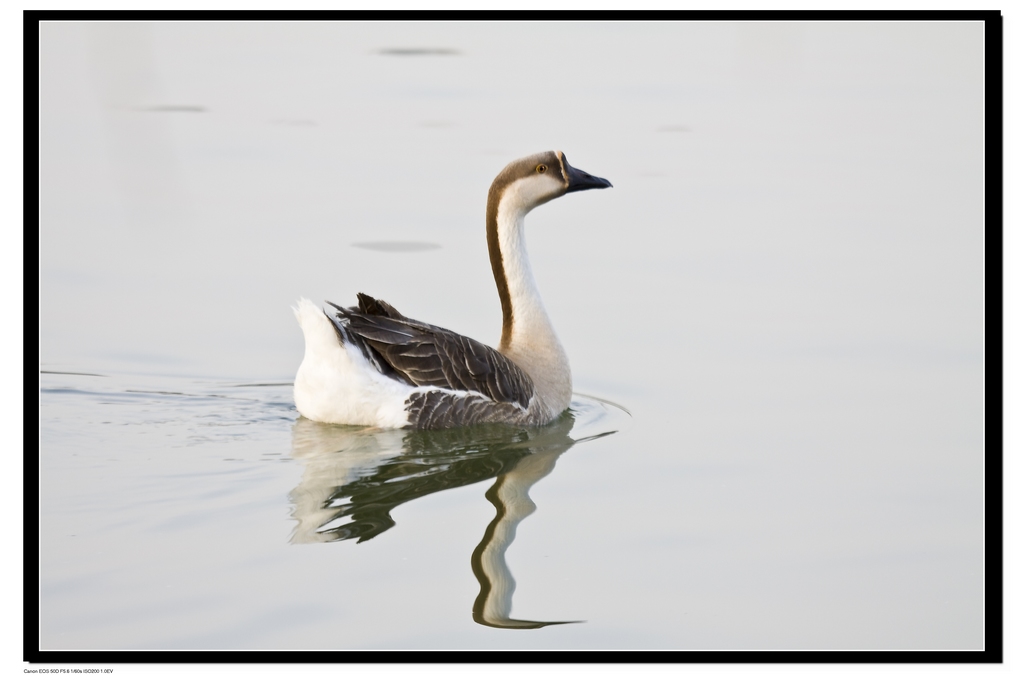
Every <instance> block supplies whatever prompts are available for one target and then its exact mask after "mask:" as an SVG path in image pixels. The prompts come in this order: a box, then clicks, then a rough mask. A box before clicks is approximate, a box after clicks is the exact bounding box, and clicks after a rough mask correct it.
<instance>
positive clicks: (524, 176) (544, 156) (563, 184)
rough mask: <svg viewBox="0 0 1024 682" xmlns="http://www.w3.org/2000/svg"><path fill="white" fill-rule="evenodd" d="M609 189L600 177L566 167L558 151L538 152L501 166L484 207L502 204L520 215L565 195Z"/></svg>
mask: <svg viewBox="0 0 1024 682" xmlns="http://www.w3.org/2000/svg"><path fill="white" fill-rule="evenodd" d="M611 186H612V183H610V182H608V181H607V180H605V179H604V178H599V177H596V176H593V175H591V174H590V173H587V172H586V171H582V170H580V169H579V168H573V167H572V166H570V165H569V161H568V160H567V159H566V158H565V154H563V153H562V152H560V151H551V152H540V153H539V154H533V155H531V156H527V157H524V158H522V159H517V160H515V161H513V162H512V163H510V164H508V165H507V166H505V168H504V169H503V170H502V171H501V172H500V173H498V177H496V178H495V179H494V182H493V183H492V184H491V190H490V193H489V196H488V204H491V203H492V202H493V203H494V204H495V205H497V204H499V203H500V204H506V205H507V206H509V207H510V208H514V209H517V210H516V211H515V212H517V213H519V214H520V215H522V214H526V213H528V212H529V211H531V210H533V209H534V208H536V207H537V206H540V205H541V204H546V203H547V202H549V201H551V200H552V199H557V198H558V197H560V196H562V195H564V194H568V193H569V192H580V191H583V190H586V189H603V188H605V187H611Z"/></svg>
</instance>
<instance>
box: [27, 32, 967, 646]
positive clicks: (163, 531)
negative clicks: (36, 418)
mask: <svg viewBox="0 0 1024 682" xmlns="http://www.w3.org/2000/svg"><path fill="white" fill-rule="evenodd" d="M544 46H550V47H551V49H546V48H545V47H544ZM982 47H983V41H982V27H981V25H980V24H967V23H963V24H954V23H942V24H939V23H931V24H913V23H900V24H885V25H881V24H871V23H857V24H848V25H847V24H825V23H822V24H814V23H805V24H782V23H773V24H770V25H768V24H765V25H762V24H753V23H748V24H727V23H714V24H712V23H707V24H705V23H661V24H643V23H633V24H558V25H554V24H527V23H521V24H507V25H492V24H467V23H463V24H442V23H435V24H429V25H423V24H413V23H409V24H400V23H396V24H361V25H353V24H344V23H332V24H302V23H293V24H271V23H259V24H255V23H253V24H229V23H219V24H188V23H176V24H155V25H150V24H133V23H122V24H102V23H97V24H76V23H61V24H44V25H43V27H42V31H41V49H40V68H41V82H40V107H41V112H40V126H41V128H40V130H41V139H40V180H41V203H40V221H41V222H40V231H41V233H40V234H41V238H40V305H41V310H43V311H48V312H45V313H44V314H43V315H41V321H40V329H39V332H40V368H39V369H40V375H39V381H40V460H39V477H40V500H39V510H40V512H39V513H40V517H39V521H40V527H39V539H40V585H41V589H40V595H39V612H40V635H41V645H42V647H43V648H44V649H91V648H96V649H233V648H241V649H253V648H256V649H259V648H295V649H323V648H330V649H407V648H422V649H465V648H485V649H506V648H524V649H544V648H559V649H564V648H573V649H587V648H595V649H614V648H650V649H663V648H668V649H730V648H754V649H759V648H799V649H814V648H879V649H901V648H925V649H933V648H936V649H972V648H980V647H982V646H983V645H984V631H983V627H982V626H983V602H982V600H983V596H984V589H983V588H984V585H983V567H984V564H983V542H982V540H983V530H984V514H983V495H984V487H983V480H984V479H983V474H984V468H983V467H984V403H983V395H984V357H983V347H984V332H983V321H984V316H983V309H984V305H983V304H984V241H983V234H984V233H983V229H984V227H983V215H982V210H981V209H982V205H983V204H982V202H983V144H982V143H983V128H982V120H983V114H984V109H983V105H982V76H983V71H982ZM556 48H557V50H556ZM566 51H567V52H568V53H569V54H574V55H575V54H578V55H590V59H596V60H597V61H596V62H588V63H594V64H595V65H599V67H600V68H596V66H595V68H593V69H585V68H580V69H576V68H573V69H571V70H569V71H567V70H566V66H565V64H564V63H563V60H560V59H554V58H553V57H552V55H554V54H558V53H560V52H566ZM544 149H562V150H563V151H565V153H566V155H567V156H568V157H570V158H571V159H572V163H573V165H575V166H578V167H580V168H583V169H585V170H587V171H588V172H591V173H594V174H596V175H599V176H602V177H607V178H609V179H610V180H611V181H612V182H613V183H614V185H615V187H614V189H611V190H607V191H605V192H588V193H581V194H578V195H571V196H568V197H566V198H564V199H561V200H559V201H556V202H553V203H551V204H548V205H545V206H543V207H541V208H539V209H537V210H536V211H535V212H534V213H532V214H531V215H530V216H529V218H528V219H527V233H528V235H529V240H530V251H531V256H532V258H533V266H534V271H535V275H536V278H537V280H538V284H539V287H540V289H541V291H542V293H543V294H544V297H545V303H546V305H547V308H548V312H549V314H550V316H551V317H552V319H553V321H554V323H555V326H556V328H557V329H558V331H559V334H560V337H561V339H562V342H563V344H564V345H565V347H566V349H567V351H568V353H569V356H570V358H571V360H572V363H573V373H574V380H575V390H576V391H577V394H576V396H575V399H574V402H573V405H572V408H571V410H570V412H569V413H568V414H566V415H565V416H564V418H563V419H561V420H559V421H557V422H555V423H553V424H551V425H549V426H546V427H543V428H538V429H522V428H507V427H500V426H498V427H487V428H472V429H458V430H452V431H446V432H431V433H412V432H408V431H379V430H374V429H366V428H358V427H345V426H327V425H322V424H316V423H313V422H310V421H308V420H305V419H302V418H300V417H299V415H298V414H297V412H296V411H295V409H294V403H293V401H292V397H291V380H292V378H293V376H294V372H295V370H296V369H297V367H298V365H299V362H300V361H301V357H302V349H303V346H302V338H301V333H300V332H299V330H298V327H297V325H296V323H295V320H294V318H293V316H292V314H291V312H290V310H289V307H290V306H291V305H292V304H293V303H294V302H295V300H296V299H297V298H298V297H299V296H307V297H310V298H312V299H314V300H324V299H330V300H334V301H337V302H339V303H345V302H352V301H354V298H355V293H356V292H357V291H365V292H367V293H369V294H371V295H374V296H379V297H381V298H384V299H385V300H387V301H388V302H390V303H392V304H394V305H395V306H396V307H398V309H399V310H401V311H402V312H403V313H405V314H407V315H410V316H412V317H414V318H418V319H423V320H426V321H430V322H433V323H435V324H439V325H441V326H444V327H447V328H450V329H455V330H457V331H459V332H462V333H465V334H467V335H470V336H473V337H474V338H477V339H479V340H481V341H483V342H485V343H489V344H492V345H493V344H495V343H496V342H497V337H498V333H499V329H500V320H501V314H500V308H499V305H498V300H497V296H496V292H495V291H494V285H493V280H492V279H491V275H490V266H489V262H488V259H487V253H486V243H485V239H484V229H483V212H484V203H485V198H486V192H487V187H488V186H489V184H490V181H491V179H492V178H493V177H494V175H495V174H496V173H497V172H498V171H499V170H500V169H501V168H502V166H504V164H505V163H507V162H508V161H510V160H512V159H514V158H517V157H520V156H523V155H526V154H529V153H533V152H536V151H541V150H544Z"/></svg>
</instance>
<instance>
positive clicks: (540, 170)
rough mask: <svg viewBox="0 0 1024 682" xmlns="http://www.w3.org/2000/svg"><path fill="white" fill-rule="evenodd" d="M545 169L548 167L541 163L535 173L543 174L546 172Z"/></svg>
mask: <svg viewBox="0 0 1024 682" xmlns="http://www.w3.org/2000/svg"><path fill="white" fill-rule="evenodd" d="M547 169H548V167H547V166H545V165H544V164H543V163H542V164H540V165H539V166H537V172H538V173H543V172H544V171H546V170H547Z"/></svg>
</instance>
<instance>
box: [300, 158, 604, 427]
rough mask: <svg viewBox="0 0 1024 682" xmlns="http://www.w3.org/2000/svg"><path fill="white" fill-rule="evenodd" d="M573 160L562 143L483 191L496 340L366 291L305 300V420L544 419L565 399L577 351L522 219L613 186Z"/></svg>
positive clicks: (402, 423) (444, 422)
mask: <svg viewBox="0 0 1024 682" xmlns="http://www.w3.org/2000/svg"><path fill="white" fill-rule="evenodd" d="M611 186H612V184H611V183H610V182H608V181H607V180H605V179H604V178H598V177H595V176H593V175H590V174H589V173H586V172H584V171H581V170H579V169H578V168H573V167H572V166H570V165H569V162H568V160H566V158H565V154H563V153H562V152H560V151H551V152H541V153H539V154H534V155H532V156H527V157H524V158H522V159H518V160H516V161H513V162H512V163H510V164H508V165H507V166H505V168H504V169H503V170H502V171H501V172H500V173H498V176H497V177H496V178H495V179H494V182H493V183H492V184H491V188H490V190H489V191H488V194H487V220H486V225H487V250H488V253H489V254H490V259H491V270H492V271H493V273H494V281H495V284H496V285H497V287H498V297H499V299H500V300H501V314H502V328H501V341H500V343H499V344H498V348H497V349H494V348H491V347H489V346H486V345H484V344H482V343H480V342H479V341H474V340H473V339H470V338H468V337H466V336H462V335H460V334H457V333H455V332H453V331H449V330H447V329H443V328H441V327H437V326H434V325H431V324H427V323H425V322H419V321H416V320H413V319H411V318H408V317H405V316H404V315H402V314H401V313H399V312H398V311H397V310H396V309H395V308H394V307H392V306H391V305H389V304H388V303H385V302H384V301H382V300H379V299H375V298H373V297H371V296H367V295H366V294H362V293H361V294H358V300H359V304H358V305H357V306H353V307H350V308H344V307H342V306H339V305H337V304H334V303H330V301H328V303H330V305H331V306H332V307H333V308H334V309H335V310H334V311H333V316H332V315H331V314H328V313H327V312H326V311H324V310H321V309H320V308H318V307H317V306H316V305H315V304H314V303H313V302H312V301H310V300H308V299H300V300H299V302H298V304H297V306H296V308H295V316H296V317H297V318H298V321H299V326H300V327H302V333H303V336H304V337H305V341H306V348H305V355H304V356H303V359H302V364H301V365H300V366H299V371H298V373H297V374H296V377H295V407H296V408H297V409H298V411H299V413H300V414H302V416H304V417H306V418H307V419H312V420H313V421H318V422H327V423H333V424H356V425H365V426H377V427H381V428H415V429H438V428H447V427H452V426H465V425H469V424H480V423H507V424H520V425H540V424H546V423H548V422H550V421H552V420H554V419H555V418H556V417H558V416H559V415H560V414H561V413H562V412H564V411H565V410H566V408H568V407H569V401H570V399H571V397H572V374H571V372H570V369H569V358H568V357H567V356H566V354H565V350H564V349H563V348H562V344H561V343H560V342H559V341H558V336H557V335H556V334H555V329H554V327H553V326H552V324H551V320H550V319H549V318H548V314H547V312H546V311H545V310H544V304H543V303H542V302H541V298H540V293H539V292H538V290H537V284H536V282H535V281H534V278H533V272H532V271H531V269H530V261H529V258H528V256H527V253H526V241H525V238H524V234H523V230H524V218H525V217H526V214H527V213H529V212H530V211H531V210H533V209H534V208H536V207H537V206H540V205H542V204H545V203H547V202H549V201H551V200H552V199H557V198H558V197H561V196H563V195H565V194H569V193H570V192H579V191H582V190H588V189H601V188H604V187H611Z"/></svg>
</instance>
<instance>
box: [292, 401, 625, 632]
mask: <svg viewBox="0 0 1024 682" xmlns="http://www.w3.org/2000/svg"><path fill="white" fill-rule="evenodd" d="M573 408H574V409H573V410H570V411H568V412H566V413H565V414H564V415H563V416H562V417H561V418H560V419H558V420H556V421H555V422H553V423H551V424H547V425H545V426H539V427H522V426H511V425H506V424H481V425H477V426H470V427H464V428H457V429H444V430H439V431H406V430H379V429H375V428H366V427H353V426H336V425H330V424H321V423H318V422H314V421H310V420H308V419H305V418H300V419H298V420H297V421H296V422H295V425H294V427H293V431H292V457H294V458H295V459H296V460H299V461H302V462H303V463H304V464H305V469H304V471H303V474H302V480H301V482H300V483H299V485H298V486H297V487H296V488H295V489H294V490H293V491H292V492H291V495H290V500H291V502H292V504H293V505H294V512H293V516H294V518H295V520H296V521H297V522H298V525H297V526H296V528H295V531H294V533H293V535H292V538H291V542H293V543H314V542H337V541H340V540H353V539H354V540H356V542H365V541H366V540H370V539H372V538H374V537H376V536H377V535H380V534H381V533H383V532H384V531H386V530H388V529H389V528H391V527H392V526H394V525H395V522H394V520H393V519H392V518H391V510H393V509H394V508H395V507H397V506H398V505H400V504H403V503H405V502H409V501H410V500H414V499H417V498H420V497H423V496H425V495H430V494H432V493H436V492H440V491H443V490H448V489H451V488H458V487H461V486H464V485H470V484H473V483H478V482H480V481H485V480H487V479H490V478H495V479H496V480H495V482H494V485H492V486H491V488H490V489H489V490H488V491H487V493H486V497H487V499H488V500H489V501H490V502H491V504H493V505H494V507H495V510H496V511H497V513H496V515H495V517H494V520H493V521H491V523H490V524H489V525H488V526H487V530H486V531H485V532H484V536H483V539H482V540H481V541H480V544H479V545H477V547H476V549H475V550H474V551H473V555H472V559H471V562H470V563H471V565H472V568H473V573H474V575H475V576H476V579H477V580H478V581H479V583H480V594H479V595H478V596H477V598H476V601H475V603H474V604H473V620H475V621H476V622H477V623H480V624H481V625H487V626H490V627H496V628H515V629H533V628H541V627H545V626H547V625H561V624H564V623H572V622H579V621H533V620H517V619H514V618H511V617H510V615H509V614H510V612H511V610H512V593H513V592H514V591H515V585H516V584H515V580H514V579H513V578H512V573H511V571H509V568H508V564H507V563H506V562H505V552H506V550H508V547H509V545H511V544H512V541H513V540H514V539H515V535H516V527H517V526H518V525H519V522H520V521H522V520H523V519H524V518H526V517H527V516H529V515H530V514H532V513H533V511H534V510H535V509H536V505H534V503H533V501H532V500H531V499H530V496H529V491H530V488H531V487H532V486H533V485H534V484H535V483H536V482H537V481H539V480H541V479H542V478H544V477H545V476H547V475H548V474H549V473H551V471H552V469H554V467H555V462H556V461H557V460H558V458H559V457H560V456H561V455H562V453H564V452H565V451H566V450H568V449H569V448H571V447H572V446H573V445H575V444H576V443H580V442H583V441H587V440H594V439H596V438H601V437H602V436H606V435H610V434H611V433H614V431H606V432H603V433H597V434H595V435H591V436H585V437H580V438H575V439H574V438H572V437H571V436H570V431H572V430H573V427H574V426H577V427H578V426H579V423H578V418H581V420H582V421H586V419H587V417H588V416H589V417H593V413H594V412H595V410H601V409H603V408H604V405H603V404H602V405H600V406H599V405H595V404H589V403H588V404H584V403H574V404H573ZM579 430H580V429H577V431H579Z"/></svg>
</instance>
